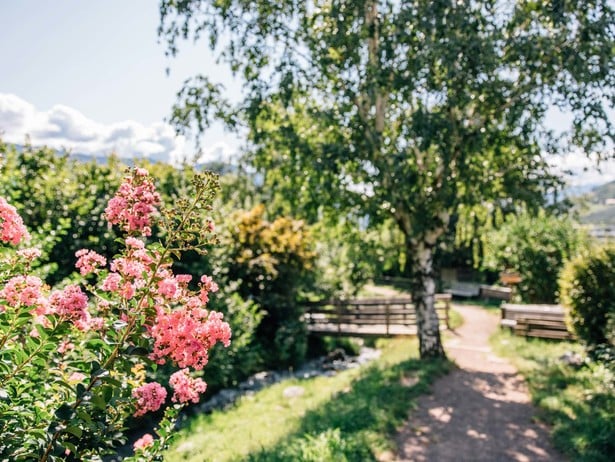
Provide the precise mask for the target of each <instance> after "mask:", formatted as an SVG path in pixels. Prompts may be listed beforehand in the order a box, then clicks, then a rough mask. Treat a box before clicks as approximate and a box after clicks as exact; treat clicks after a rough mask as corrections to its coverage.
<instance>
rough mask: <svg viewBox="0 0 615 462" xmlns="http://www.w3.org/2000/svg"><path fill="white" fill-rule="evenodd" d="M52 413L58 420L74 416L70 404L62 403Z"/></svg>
mask: <svg viewBox="0 0 615 462" xmlns="http://www.w3.org/2000/svg"><path fill="white" fill-rule="evenodd" d="M54 414H55V416H56V417H57V418H58V419H60V420H70V419H72V418H73V417H74V416H75V410H74V409H73V408H72V406H71V405H69V404H67V403H64V404H62V405H61V406H60V407H59V408H58V410H57V411H56V412H55V413H54Z"/></svg>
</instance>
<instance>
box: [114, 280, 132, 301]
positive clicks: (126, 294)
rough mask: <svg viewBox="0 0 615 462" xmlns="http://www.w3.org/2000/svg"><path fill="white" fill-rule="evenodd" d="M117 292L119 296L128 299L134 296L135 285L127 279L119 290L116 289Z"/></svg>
mask: <svg viewBox="0 0 615 462" xmlns="http://www.w3.org/2000/svg"><path fill="white" fill-rule="evenodd" d="M118 294H119V295H120V296H121V297H123V298H125V299H126V300H130V299H131V298H132V297H134V296H135V286H134V285H132V284H131V283H130V282H128V281H127V282H125V283H124V285H123V286H122V287H121V288H120V290H119V291H118Z"/></svg>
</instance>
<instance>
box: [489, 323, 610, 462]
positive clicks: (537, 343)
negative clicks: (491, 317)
mask: <svg viewBox="0 0 615 462" xmlns="http://www.w3.org/2000/svg"><path fill="white" fill-rule="evenodd" d="M492 342H493V345H494V347H495V349H496V351H497V353H498V354H499V355H502V356H506V357H508V358H509V359H510V360H511V361H512V362H513V363H514V364H515V365H516V366H517V367H518V368H519V370H520V372H521V373H522V374H523V376H524V377H525V378H526V380H527V382H528V385H529V389H530V393H531V395H532V401H533V402H534V403H535V404H536V405H537V406H538V407H539V408H540V410H541V411H542V412H541V413H540V414H539V417H540V419H541V420H543V421H545V422H546V423H547V424H549V426H550V427H551V428H552V429H553V441H554V443H555V446H556V447H557V448H558V449H559V450H560V451H562V452H563V453H564V454H565V455H567V456H568V458H569V459H570V460H574V461H579V462H607V461H610V460H611V459H612V454H613V453H614V452H615V372H614V369H612V368H611V369H609V368H608V367H607V366H605V365H604V364H602V363H601V362H593V361H590V362H587V363H586V364H585V365H583V366H582V367H580V368H575V367H573V366H569V365H566V364H564V363H563V362H562V361H561V360H560V359H559V358H560V356H561V355H563V354H564V353H566V352H569V351H575V352H577V353H582V352H583V351H582V348H581V346H580V345H578V344H574V343H569V342H560V341H557V342H555V341H548V340H540V339H525V338H522V337H518V336H514V335H511V334H509V333H506V332H501V333H499V334H497V335H496V336H495V337H494V338H493V339H492Z"/></svg>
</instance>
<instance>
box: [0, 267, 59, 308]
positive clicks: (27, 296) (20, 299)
mask: <svg viewBox="0 0 615 462" xmlns="http://www.w3.org/2000/svg"><path fill="white" fill-rule="evenodd" d="M42 289H43V281H41V280H40V278H38V277H36V276H14V277H12V278H11V279H9V280H8V281H7V283H6V284H5V286H4V288H3V289H2V290H0V297H2V298H4V299H5V300H6V302H7V304H8V305H9V306H12V307H16V306H17V305H19V304H21V305H24V306H29V307H34V308H35V310H37V313H36V314H46V313H47V300H46V299H45V297H44V296H43V294H42Z"/></svg>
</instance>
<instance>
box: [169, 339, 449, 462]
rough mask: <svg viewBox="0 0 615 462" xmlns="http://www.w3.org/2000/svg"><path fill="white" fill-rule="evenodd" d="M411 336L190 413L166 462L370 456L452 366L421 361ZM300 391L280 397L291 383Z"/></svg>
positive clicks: (381, 448)
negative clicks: (352, 360) (365, 357)
mask: <svg viewBox="0 0 615 462" xmlns="http://www.w3.org/2000/svg"><path fill="white" fill-rule="evenodd" d="M417 356H418V355H417V344H416V341H415V340H408V339H394V340H390V341H387V342H383V353H382V357H381V359H380V360H378V361H376V362H374V363H372V364H370V365H368V366H365V367H363V368H361V369H352V370H347V371H344V372H340V373H338V374H337V375H335V376H333V377H318V378H313V379H308V380H296V379H293V380H288V381H285V382H282V383H279V384H276V385H273V386H271V387H269V388H267V389H265V390H262V391H260V392H258V393H256V394H255V395H253V396H248V397H244V398H242V399H241V400H240V401H239V402H238V403H237V404H236V405H235V406H234V407H233V408H231V409H229V410H227V411H219V412H214V413H212V414H210V415H201V416H197V417H195V418H193V419H192V420H191V421H190V423H189V425H188V426H187V428H185V429H183V430H182V431H181V432H180V435H179V438H178V440H177V441H176V443H175V444H174V446H173V447H172V448H171V449H170V450H169V452H168V453H167V454H166V456H165V460H168V461H171V462H173V461H199V462H202V461H235V460H250V461H336V462H337V461H344V460H347V461H355V460H361V461H363V460H366V461H367V460H376V457H377V455H378V454H381V453H383V452H385V451H387V450H392V449H394V447H393V443H392V441H391V435H392V434H393V433H394V432H395V431H396V429H397V427H398V426H400V425H401V424H402V423H403V422H404V421H405V419H406V418H407V415H408V411H409V410H410V409H412V407H413V405H414V402H415V398H416V397H417V396H418V395H420V394H422V393H425V392H426V391H427V390H428V385H429V383H431V381H432V380H433V379H434V378H435V377H436V376H438V375H441V374H443V373H445V372H446V371H447V370H448V369H449V367H450V364H449V363H447V362H443V361H437V362H421V361H419V360H418V357H417ZM292 385H295V386H301V387H303V388H304V393H303V395H301V396H298V397H294V398H285V397H284V396H283V391H284V390H285V389H286V388H287V387H289V386H292Z"/></svg>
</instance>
